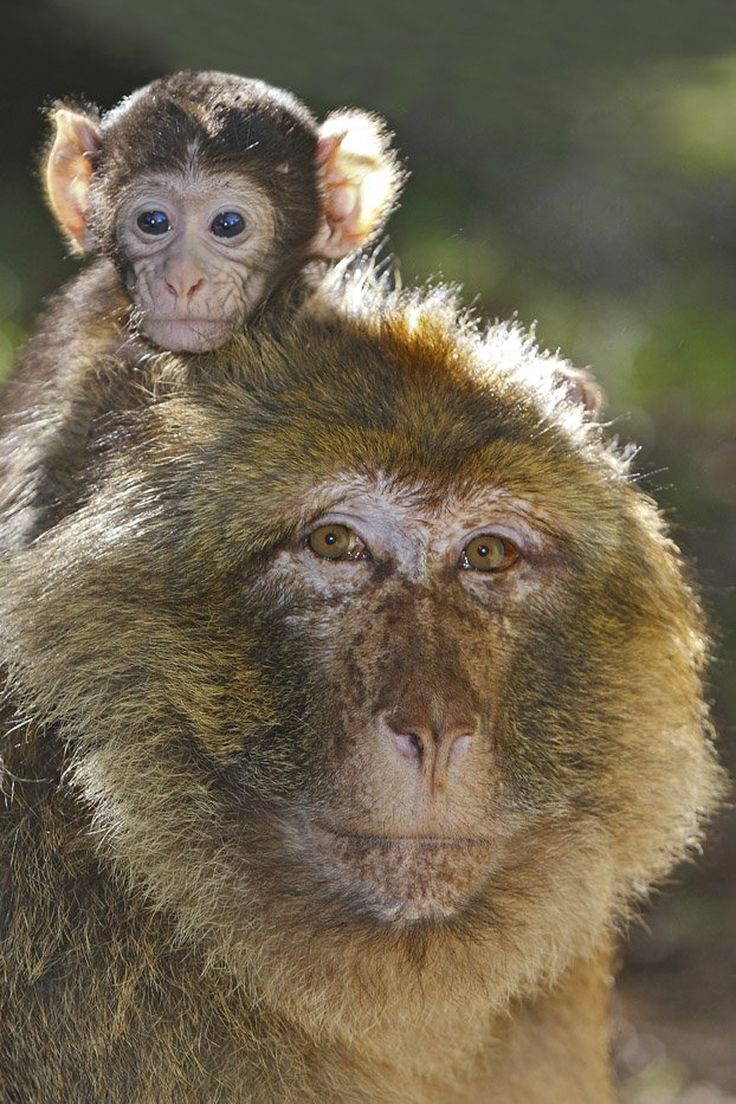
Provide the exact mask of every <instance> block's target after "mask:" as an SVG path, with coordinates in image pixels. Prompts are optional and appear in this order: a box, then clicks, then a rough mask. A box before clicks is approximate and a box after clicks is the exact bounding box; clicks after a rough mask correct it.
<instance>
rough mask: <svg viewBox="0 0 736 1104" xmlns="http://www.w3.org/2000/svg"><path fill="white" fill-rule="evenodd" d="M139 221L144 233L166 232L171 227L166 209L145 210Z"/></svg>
mask: <svg viewBox="0 0 736 1104" xmlns="http://www.w3.org/2000/svg"><path fill="white" fill-rule="evenodd" d="M137 221H138V226H139V228H140V229H141V230H142V231H143V233H144V234H165V233H166V231H167V230H170V229H171V223H170V222H169V216H168V215H167V214H166V213H165V212H164V211H144V212H143V214H142V215H139V216H138V220H137Z"/></svg>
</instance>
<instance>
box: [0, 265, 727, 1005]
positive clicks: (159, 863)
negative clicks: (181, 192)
mask: <svg viewBox="0 0 736 1104" xmlns="http://www.w3.org/2000/svg"><path fill="white" fill-rule="evenodd" d="M565 372H566V368H565V365H564V364H563V363H561V362H560V361H559V360H556V359H555V358H553V357H543V356H541V355H540V354H539V353H538V352H537V350H536V349H535V347H534V345H533V344H532V342H531V341H530V340H529V339H528V338H526V337H525V336H524V335H523V334H522V333H521V332H519V331H518V330H516V329H515V328H508V327H505V326H498V327H495V328H493V329H491V331H490V332H489V333H488V334H487V335H485V336H484V335H480V334H477V333H476V332H474V330H473V329H472V328H470V327H469V326H468V325H467V324H466V323H464V322H463V321H462V319H460V320H458V318H457V316H456V313H455V311H454V309H453V307H452V304H451V303H449V302H448V301H447V300H446V298H445V297H444V296H443V293H442V292H433V293H428V294H426V295H424V294H422V293H416V292H414V293H404V294H399V295H395V296H394V295H390V294H388V293H384V292H382V291H381V290H380V288H378V289H376V288H373V289H371V287H370V286H361V285H359V284H354V283H352V284H351V283H348V284H347V285H346V286H344V287H343V288H341V289H339V291H338V295H337V303H336V304H330V303H327V304H326V305H323V309H322V311H319V310H317V308H316V306H314V305H312V306H309V307H308V308H305V309H304V310H303V311H302V313H301V315H299V316H298V317H296V318H295V319H294V321H293V324H292V326H291V328H290V329H289V331H288V333H286V334H285V335H284V336H283V337H282V338H281V339H280V340H279V342H278V343H277V342H275V341H274V340H272V339H270V338H269V337H268V335H267V334H260V333H258V332H257V331H256V329H254V331H253V333H251V334H248V335H245V336H243V337H241V338H238V339H237V340H236V342H235V343H233V344H231V345H230V346H228V347H227V351H223V352H222V353H220V354H216V355H213V356H211V357H210V358H209V359H208V360H207V362H206V364H205V365H202V364H201V363H200V364H198V365H197V366H196V367H195V366H193V365H191V364H188V363H187V362H185V361H177V360H176V359H174V358H168V359H163V360H160V361H159V362H158V363H155V362H151V363H149V364H147V365H145V366H144V367H143V368H142V373H143V375H142V379H141V383H143V384H147V385H148V386H147V387H143V386H141V385H140V383H139V384H137V385H136V393H135V397H134V399H133V400H132V401H131V409H130V410H129V411H128V412H124V413H123V414H122V415H121V418H120V421H119V424H117V425H114V426H112V427H111V425H110V423H109V421H107V422H106V424H105V426H104V427H102V428H101V430H100V440H99V444H98V446H97V447H91V449H90V456H91V457H92V458H93V459H92V460H91V461H90V463H91V465H92V467H91V468H90V469H89V470H88V471H86V472H85V473H84V475H83V477H82V482H83V490H82V492H81V498H80V502H79V504H78V506H77V508H76V509H75V510H74V511H73V512H71V513H70V514H69V515H68V516H67V517H66V518H65V519H64V520H62V521H60V522H58V523H57V524H56V525H55V526H54V527H53V528H52V529H50V530H49V531H48V532H46V533H45V534H44V535H43V537H42V539H40V540H38V541H37V542H36V543H35V545H34V546H33V547H32V548H30V549H29V550H28V551H27V552H23V553H22V554H21V555H19V556H17V557H15V560H14V563H13V573H12V579H9V581H8V582H7V583H6V584H5V588H4V591H3V593H2V605H3V614H4V626H5V629H4V632H5V634H6V647H7V648H8V649H9V654H10V655H12V657H13V663H12V668H13V670H12V676H11V684H12V686H13V687H14V688H15V691H16V693H17V694H18V695H20V700H21V708H22V709H24V710H27V711H28V715H31V716H35V717H37V718H40V719H41V720H43V721H45V722H47V724H48V730H49V732H52V731H57V732H58V738H59V739H60V741H61V746H64V747H65V748H66V752H65V754H66V755H68V756H70V757H71V762H69V763H67V766H66V775H65V777H66V778H67V779H73V780H74V782H75V783H76V785H77V786H78V787H79V790H80V793H81V795H82V799H83V801H84V802H86V803H88V805H89V806H90V808H91V809H92V810H93V811H94V813H95V815H96V818H97V825H98V827H99V828H100V831H101V840H102V844H101V846H102V849H103V854H104V855H105V856H107V857H109V858H110V859H111V860H112V861H113V862H114V863H115V864H116V865H117V867H118V869H119V870H120V871H121V873H122V874H123V875H124V877H125V878H126V879H127V882H128V884H132V885H133V886H140V887H144V888H145V891H146V893H147V894H148V897H149V900H151V901H152V902H153V903H154V905H155V907H156V908H161V909H164V910H167V911H169V912H170V913H173V914H174V915H175V916H176V917H177V918H178V921H179V924H180V926H181V929H182V932H183V933H184V934H185V935H186V937H187V938H189V939H191V940H193V941H195V942H196V943H197V944H198V945H200V946H204V947H205V948H206V949H207V950H208V951H209V952H210V953H211V955H212V956H213V958H215V959H220V960H224V961H226V962H227V964H228V966H229V967H230V968H231V969H232V970H233V971H234V972H235V974H236V975H237V976H239V977H240V978H242V979H243V980H244V981H247V982H248V983H249V984H251V985H253V986H254V987H255V989H256V990H257V991H258V992H259V994H260V999H264V1000H265V1001H267V1002H269V1003H270V1004H272V1005H273V1006H275V1007H277V1008H279V1009H281V1010H283V1011H285V1012H287V1013H290V1014H292V1015H294V1016H297V1017H301V1018H302V1019H304V1017H312V1019H311V1021H310V1022H312V1024H314V1023H320V1024H325V1023H327V1022H334V1023H338V1024H342V1025H343V1026H345V1025H346V1024H349V1023H353V1024H355V1023H357V1022H359V1023H362V1024H363V1025H364V1026H365V1025H366V1024H371V1023H374V1022H377V1021H378V1020H379V1019H381V1018H382V1017H384V1018H386V1022H389V1023H390V1022H391V1017H392V1016H403V1015H404V1014H405V1013H406V1011H407V1009H413V1013H412V1014H417V1008H418V1007H420V1006H421V1005H422V1003H423V1002H427V1001H440V1002H441V1003H443V1006H445V1005H447V1004H452V1003H453V1002H454V1001H456V1002H458V1004H459V1005H462V1006H463V1007H467V1008H468V1009H469V1019H468V1023H469V1024H470V1023H472V1022H474V1021H473V1019H472V1015H471V1014H470V1013H471V1012H472V1009H473V1007H474V1006H473V1003H472V1002H473V1001H474V1000H476V999H477V1001H478V1002H479V1003H478V1006H477V1007H478V1009H480V1010H481V1011H479V1013H478V1015H479V1016H480V1015H481V1013H482V1010H483V1009H486V1010H487V1009H488V1008H489V1007H491V1008H499V1007H501V1006H503V1004H504V1002H505V1001H506V1000H507V999H508V997H509V996H511V995H514V994H521V993H523V992H525V991H526V990H528V989H529V988H531V987H534V986H536V985H539V984H541V983H543V982H547V981H550V980H552V979H554V978H555V977H556V976H557V975H558V974H559V973H560V971H561V970H563V969H564V968H565V967H566V966H567V965H568V964H569V963H570V961H571V960H572V959H573V958H575V957H576V956H580V955H587V954H590V953H592V952H593V951H594V950H595V948H596V947H598V946H599V945H601V943H602V942H603V941H604V940H605V939H606V937H607V935H608V934H609V931H610V928H611V926H612V925H613V924H614V923H615V921H616V919H617V918H619V917H620V916H621V915H622V914H623V913H624V912H625V910H626V908H627V905H628V904H629V902H631V901H632V900H633V899H634V898H636V897H638V896H640V895H641V894H642V893H643V892H645V890H646V887H647V886H648V885H649V884H650V883H651V882H652V880H654V879H656V878H659V877H661V876H662V875H664V874H665V873H666V872H667V871H668V870H669V869H670V867H671V865H672V863H673V861H675V860H676V859H678V858H679V857H681V856H682V855H683V854H684V853H685V852H686V851H687V850H688V848H689V847H690V846H691V845H692V843H693V842H694V841H695V840H697V838H698V834H699V828H700V824H701V820H702V818H703V816H704V815H705V814H706V813H707V812H709V811H710V810H711V809H712V808H713V806H714V804H715V802H716V800H717V795H718V792H719V789H720V775H719V772H718V768H717V767H716V766H715V763H714V759H713V756H712V752H711V748H710V744H709V738H708V737H709V729H708V721H707V712H706V709H705V706H704V704H703V701H702V698H701V684H700V676H701V667H702V664H703V658H704V639H703V633H702V628H701V622H700V615H699V611H698V607H697V603H696V601H695V599H694V598H693V595H692V593H691V592H690V590H689V589H688V587H687V586H686V584H685V583H684V582H683V578H682V574H681V569H680V564H679V562H678V556H677V553H676V550H675V549H674V547H673V545H672V544H671V543H670V541H669V540H668V539H667V537H666V535H665V534H664V532H663V528H662V525H661V522H660V519H659V517H658V514H657V512H656V509H655V507H654V506H653V504H652V502H651V501H650V500H649V499H648V498H647V497H646V496H645V495H644V494H642V492H641V491H640V490H639V489H638V488H637V486H636V484H635V483H633V482H632V481H631V480H630V479H629V476H628V473H627V469H626V464H625V462H624V460H623V459H622V458H621V457H620V456H619V455H618V454H617V453H616V452H615V451H614V450H613V449H612V448H611V447H610V446H609V445H608V444H607V443H606V442H605V441H604V439H603V436H602V431H601V430H600V429H599V427H597V426H596V425H595V424H593V423H592V422H591V421H590V420H589V418H588V416H587V415H586V414H585V412H584V410H583V407H582V406H577V405H575V404H573V403H572V402H571V401H570V399H569V396H568V393H567V391H566V390H565V387H564V386H563V385H562V384H560V383H558V380H559V378H560V376H563V377H564V375H565ZM146 373H148V374H149V375H148V376H146ZM146 396H148V397H146ZM90 487H91V488H93V489H92V490H91V491H89V488H90ZM23 715H25V714H23ZM482 1014H485V1013H482Z"/></svg>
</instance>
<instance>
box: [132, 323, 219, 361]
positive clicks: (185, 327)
mask: <svg viewBox="0 0 736 1104" xmlns="http://www.w3.org/2000/svg"><path fill="white" fill-rule="evenodd" d="M236 326H237V319H229V318H161V317H159V316H156V317H152V316H150V315H149V316H148V317H147V318H145V319H144V320H143V322H142V324H141V329H142V331H143V333H144V334H145V335H146V337H147V338H148V339H149V341H152V342H153V343H154V344H155V345H158V346H160V347H161V348H162V349H169V350H171V352H174V353H202V352H206V351H207V350H209V349H216V348H218V346H220V345H223V344H224V343H225V342H226V341H227V339H228V337H229V336H230V334H231V333H232V332H233V330H234V329H235V328H236Z"/></svg>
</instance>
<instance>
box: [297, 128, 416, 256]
mask: <svg viewBox="0 0 736 1104" xmlns="http://www.w3.org/2000/svg"><path fill="white" fill-rule="evenodd" d="M392 137H393V135H392V134H391V132H390V131H389V130H388V128H387V127H386V124H385V123H384V122H383V120H382V119H380V118H379V117H378V116H376V115H369V114H368V113H367V112H365V111H354V110H348V111H335V112H333V113H332V114H331V115H328V116H327V118H326V120H325V121H324V123H322V125H321V126H320V128H319V137H318V140H317V171H318V174H319V181H320V188H321V191H322V220H321V223H320V227H319V230H318V231H317V234H316V235H315V237H314V239H313V241H312V248H311V252H312V255H313V256H315V257H327V258H330V259H334V258H337V257H344V256H346V254H348V253H352V251H353V250H354V249H360V248H361V247H362V246H364V245H366V244H367V243H368V242H369V241H370V240H371V238H373V237H375V235H376V234H377V233H379V231H380V230H381V229H382V228H383V226H384V224H385V222H386V220H387V218H388V216H389V215H390V214H391V211H392V210H393V208H394V207H395V205H396V201H397V199H398V197H399V192H400V191H401V186H402V184H403V182H404V179H405V176H406V174H405V172H404V170H403V169H402V168H401V165H400V164H399V160H398V157H397V156H396V152H395V150H393V149H392V148H391V138H392Z"/></svg>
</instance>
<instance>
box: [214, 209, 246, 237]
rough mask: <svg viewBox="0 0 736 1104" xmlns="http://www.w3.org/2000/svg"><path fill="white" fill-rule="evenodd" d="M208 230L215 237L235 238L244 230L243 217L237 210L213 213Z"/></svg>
mask: <svg viewBox="0 0 736 1104" xmlns="http://www.w3.org/2000/svg"><path fill="white" fill-rule="evenodd" d="M210 230H211V231H212V233H213V234H214V235H215V237H216V238H237V236H238V234H242V233H243V231H244V230H245V219H244V218H243V216H242V215H240V214H238V212H237V211H223V212H222V214H220V215H215V217H214V218H213V220H212V222H211V223H210Z"/></svg>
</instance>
